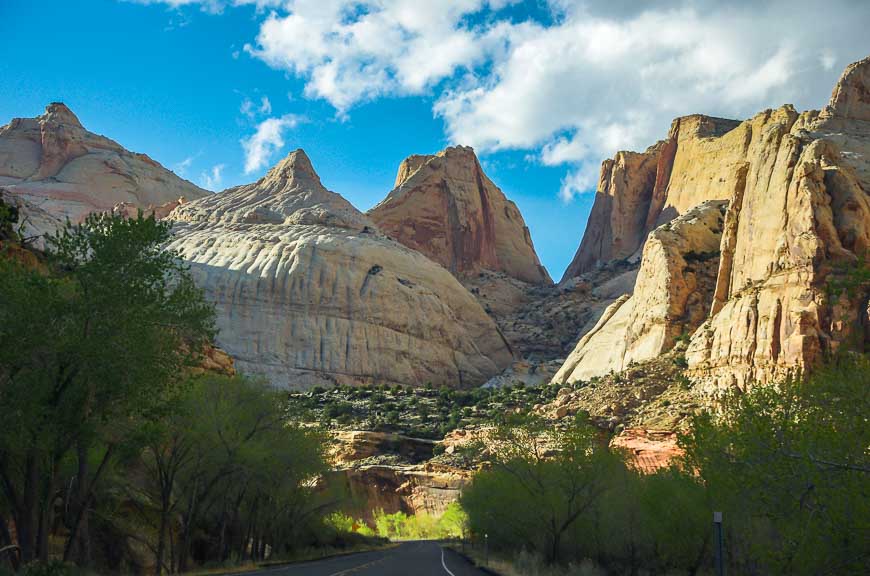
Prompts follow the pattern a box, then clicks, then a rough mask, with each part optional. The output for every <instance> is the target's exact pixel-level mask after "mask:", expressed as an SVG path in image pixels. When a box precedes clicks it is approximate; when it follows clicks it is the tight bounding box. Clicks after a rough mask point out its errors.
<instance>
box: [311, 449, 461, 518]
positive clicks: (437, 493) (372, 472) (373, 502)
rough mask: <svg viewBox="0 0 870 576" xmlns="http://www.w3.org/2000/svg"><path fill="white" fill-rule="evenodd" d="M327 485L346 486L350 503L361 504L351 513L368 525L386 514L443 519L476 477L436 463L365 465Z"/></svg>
mask: <svg viewBox="0 0 870 576" xmlns="http://www.w3.org/2000/svg"><path fill="white" fill-rule="evenodd" d="M329 476H330V478H329V479H328V481H329V482H330V483H332V484H333V485H335V484H338V485H339V486H341V485H342V484H343V486H344V493H345V494H347V495H348V497H349V498H348V499H349V500H350V501H351V502H357V503H360V504H362V506H361V507H360V508H359V509H358V510H351V512H356V513H358V514H360V516H362V519H363V520H365V521H366V522H368V523H370V524H371V523H372V522H373V520H374V513H375V512H376V511H380V510H382V511H384V512H386V513H387V514H392V513H395V512H403V513H405V514H408V515H414V514H428V515H430V516H440V515H441V514H443V513H444V511H445V510H446V509H447V507H448V506H449V505H450V504H451V503H453V502H456V501H458V500H459V495H460V493H461V492H462V488H463V487H464V486H466V485H467V484H468V483H469V482H470V481H471V478H472V476H473V472H472V471H470V470H463V469H460V468H454V467H452V466H444V465H441V464H438V463H434V462H427V463H425V464H414V465H383V464H363V465H360V466H353V467H349V468H345V469H343V470H337V471H334V472H332V473H331V474H330V475H329Z"/></svg>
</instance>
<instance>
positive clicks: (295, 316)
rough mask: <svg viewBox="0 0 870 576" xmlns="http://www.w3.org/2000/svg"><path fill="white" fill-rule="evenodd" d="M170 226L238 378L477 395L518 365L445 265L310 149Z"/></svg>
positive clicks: (177, 216) (185, 207)
mask: <svg viewBox="0 0 870 576" xmlns="http://www.w3.org/2000/svg"><path fill="white" fill-rule="evenodd" d="M169 217H170V219H173V220H174V221H175V222H176V225H175V228H174V234H175V239H174V240H173V241H172V243H171V244H170V247H171V248H173V249H176V250H178V251H179V253H180V254H181V256H182V257H183V258H184V259H185V260H186V261H187V262H189V263H190V264H191V270H192V273H193V275H194V278H195V279H196V281H197V282H198V283H199V285H200V286H202V287H203V288H204V289H205V292H206V296H207V297H208V298H209V299H210V300H211V301H213V302H214V303H215V306H216V308H217V314H218V319H217V323H218V328H219V329H220V333H219V335H218V337H217V343H218V344H219V345H220V346H221V347H222V348H223V349H224V350H226V351H227V352H228V353H230V354H231V355H232V356H233V357H234V359H235V362H236V367H237V368H238V369H239V370H240V371H242V372H248V373H255V374H263V375H265V376H266V377H268V378H269V379H270V380H271V382H272V383H273V384H274V385H276V386H290V387H307V386H311V385H317V384H326V385H332V384H359V383H376V384H381V383H386V384H403V385H420V386H422V385H425V384H427V383H429V382H431V383H432V384H434V385H436V386H440V385H447V386H473V385H478V384H482V383H483V382H485V381H486V380H487V379H489V378H490V377H492V376H493V375H495V374H498V373H500V372H501V371H502V369H504V368H505V367H507V366H508V365H510V363H511V361H512V359H513V358H512V353H511V350H510V348H509V346H508V345H507V343H506V342H505V341H504V339H503V338H502V336H501V334H500V333H499V331H498V329H497V327H496V326H495V324H494V323H493V321H492V320H491V319H490V318H489V317H488V316H487V315H486V313H485V312H484V311H483V309H482V308H481V307H480V305H479V304H478V303H477V302H476V301H475V299H474V297H473V296H472V295H471V294H470V293H468V291H467V290H465V289H464V288H463V287H462V285H460V284H459V282H458V281H457V280H456V279H455V278H454V277H453V276H452V275H451V274H450V273H449V272H448V271H447V270H445V269H444V268H442V267H440V266H438V265H437V264H435V263H433V262H432V261H431V260H429V259H427V258H426V257H425V256H423V255H422V254H420V253H418V252H415V251H413V250H410V249H408V248H406V247H404V246H402V245H400V244H398V243H396V242H394V241H392V240H390V239H388V238H386V237H384V236H383V235H382V234H380V233H378V231H377V229H376V228H375V226H374V225H373V224H372V222H371V221H370V220H369V219H368V218H367V217H366V216H365V215H364V214H362V213H360V212H359V211H357V210H356V209H355V208H354V207H353V206H351V205H350V203H348V202H347V201H346V200H345V199H344V198H342V197H341V196H339V195H338V194H335V193H333V192H329V191H328V190H326V188H324V187H323V185H322V184H321V183H320V179H319V178H318V176H317V174H316V173H315V172H314V169H313V168H312V166H311V163H310V161H309V159H308V157H307V156H306V155H305V153H304V152H303V151H301V150H297V151H295V152H293V153H291V154H290V155H289V156H288V157H287V158H285V159H284V160H283V161H282V162H280V163H279V164H278V165H277V166H275V167H274V168H272V169H271V170H270V171H269V173H268V174H267V175H266V176H265V177H264V178H262V179H261V180H259V181H257V182H255V183H253V184H249V185H245V186H239V187H236V188H230V189H228V190H226V191H224V192H220V193H218V194H214V195H210V196H208V197H205V198H201V199H199V200H194V201H191V202H188V203H185V204H182V205H181V206H179V207H177V208H176V209H175V210H174V211H173V212H172V213H171V214H170V216H169Z"/></svg>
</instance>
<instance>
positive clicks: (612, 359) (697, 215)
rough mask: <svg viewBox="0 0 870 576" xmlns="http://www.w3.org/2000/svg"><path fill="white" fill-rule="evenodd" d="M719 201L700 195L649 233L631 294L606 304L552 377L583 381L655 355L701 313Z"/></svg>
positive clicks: (706, 300) (713, 262)
mask: <svg viewBox="0 0 870 576" xmlns="http://www.w3.org/2000/svg"><path fill="white" fill-rule="evenodd" d="M726 206H727V202H725V201H721V200H711V201H708V202H704V203H703V204H701V205H700V206H697V207H695V208H693V209H691V210H689V211H688V212H686V214H684V215H683V216H680V217H678V218H676V219H675V220H672V221H671V222H669V223H667V224H663V225H662V226H660V227H658V228H656V229H655V230H654V231H653V232H652V233H651V234H650V235H649V238H648V239H647V241H646V244H645V245H644V249H643V258H642V263H641V266H640V270H639V272H638V275H637V281H636V283H635V286H634V293H633V294H632V295H631V296H628V295H625V296H622V297H620V298H618V299H617V300H616V301H615V302H614V303H613V304H611V305H610V306H609V307H608V308H607V310H606V311H605V312H604V314H603V315H602V316H601V318H600V319H599V321H598V323H597V324H596V325H595V327H593V328H592V330H590V331H589V332H587V333H586V334H585V335H584V336H583V338H581V339H580V342H578V344H577V346H576V348H575V349H574V351H573V352H572V353H571V354H570V356H569V357H568V359H567V360H566V361H565V363H564V364H563V365H562V367H561V368H560V369H559V371H558V372H557V373H556V375H555V376H554V378H553V382H557V383H559V384H567V383H573V382H576V381H578V380H586V379H588V378H590V377H593V376H600V375H602V374H606V373H608V372H611V371H615V372H619V371H621V370H623V369H624V368H626V367H627V366H628V365H630V364H632V363H634V362H640V361H643V360H647V359H650V358H655V357H657V356H659V355H660V354H661V353H663V352H666V351H668V350H670V349H671V348H672V347H673V346H674V343H675V342H676V340H677V338H678V337H679V336H680V335H682V334H684V333H690V332H692V331H694V330H695V328H697V327H698V326H699V325H700V324H701V323H702V322H703V321H704V320H705V319H706V318H707V313H708V312H709V310H710V304H711V301H712V296H713V285H714V283H715V278H716V270H717V267H718V263H719V243H720V238H721V235H722V227H723V224H724V216H725V208H726Z"/></svg>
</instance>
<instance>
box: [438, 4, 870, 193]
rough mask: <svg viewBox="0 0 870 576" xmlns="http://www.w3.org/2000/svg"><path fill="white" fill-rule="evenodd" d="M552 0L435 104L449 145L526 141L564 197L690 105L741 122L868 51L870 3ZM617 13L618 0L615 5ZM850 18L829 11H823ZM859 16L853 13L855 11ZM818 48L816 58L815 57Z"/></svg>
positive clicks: (801, 96) (808, 98)
mask: <svg viewBox="0 0 870 576" xmlns="http://www.w3.org/2000/svg"><path fill="white" fill-rule="evenodd" d="M591 4H592V6H591V7H590V4H588V3H585V2H584V3H581V2H567V1H560V2H559V8H560V11H561V18H560V19H559V20H558V24H556V25H553V26H550V27H543V26H540V27H538V28H537V31H536V33H535V34H526V35H525V36H524V37H523V38H520V39H517V37H516V36H511V39H510V42H509V48H508V50H507V52H506V53H505V54H504V56H503V57H502V58H501V59H497V60H494V61H493V62H492V68H491V70H492V71H491V73H490V74H488V75H486V76H484V77H480V78H475V79H474V81H472V82H470V83H466V84H465V85H463V86H461V87H458V88H457V87H454V88H451V89H447V90H445V91H444V92H442V93H441V95H440V97H439V98H438V100H437V102H436V104H435V112H436V114H437V115H439V116H440V117H442V118H443V119H444V121H445V123H446V130H447V133H448V139H449V140H450V141H451V142H456V143H463V144H468V145H472V146H475V147H476V148H477V149H478V150H480V151H496V150H503V149H531V150H539V151H540V161H541V162H542V163H544V164H547V165H558V164H564V163H567V164H569V165H570V166H571V168H570V171H569V173H568V174H567V176H566V177H565V179H564V180H563V183H562V188H561V191H560V195H561V196H562V197H563V198H570V197H571V196H573V195H574V194H576V193H578V192H581V191H584V190H588V189H591V188H592V187H593V186H594V184H595V182H596V181H597V171H598V165H599V163H600V161H601V160H602V159H603V158H605V157H608V156H611V155H612V154H614V153H615V152H616V151H618V150H621V149H633V150H643V149H645V148H646V147H647V146H649V145H651V144H653V143H654V142H655V141H656V140H658V139H660V138H663V137H665V136H666V134H667V130H668V126H669V125H670V122H671V120H672V119H673V118H674V117H676V116H680V115H685V114H690V113H696V112H698V113H707V114H711V115H722V116H730V117H735V118H745V117H748V116H750V115H752V114H754V113H755V112H758V111H760V110H762V109H764V108H765V107H772V106H779V105H781V104H785V103H789V102H791V103H795V104H797V105H798V106H799V107H801V108H805V107H818V106H821V105H823V104H824V103H825V100H824V99H825V98H826V96H827V94H829V93H830V89H831V87H832V84H833V81H834V79H835V78H836V73H835V72H836V71H832V72H831V73H826V72H827V71H830V70H831V69H832V67H833V63H832V54H833V51H834V50H835V49H836V50H837V51H838V52H839V51H840V50H841V48H839V47H831V46H828V45H829V44H832V43H836V44H840V45H841V46H842V47H843V48H842V50H844V51H848V52H850V53H851V54H852V55H853V58H859V57H861V56H863V55H866V54H867V53H868V52H870V43H868V42H867V41H866V40H861V39H862V38H866V34H865V33H863V32H862V31H861V30H862V27H863V25H864V24H863V23H864V22H867V21H868V18H870V5H867V4H864V5H859V4H855V3H852V4H850V5H849V6H847V5H846V4H849V3H847V2H845V1H843V2H838V4H841V5H840V6H837V7H832V6H830V5H828V6H822V5H817V4H810V3H802V2H785V1H784V0H780V1H778V2H770V3H765V4H760V3H759V4H752V3H745V4H742V5H741V4H734V5H729V6H727V7H723V6H722V5H720V4H716V3H712V2H704V1H703V0H701V1H697V2H693V3H688V2H687V3H683V2H671V6H669V7H668V6H666V7H664V8H661V7H658V8H652V9H646V10H635V11H633V12H632V11H625V13H621V14H613V13H607V14H602V13H601V12H600V11H596V10H595V6H594V3H591ZM614 9H615V8H614ZM832 9H833V10H835V12H836V13H840V14H847V13H848V14H850V17H849V18H840V19H830V18H827V17H825V14H826V13H829V12H828V11H829V10H832ZM859 12H860V14H859ZM819 54H822V55H823V56H822V58H821V59H820V57H819Z"/></svg>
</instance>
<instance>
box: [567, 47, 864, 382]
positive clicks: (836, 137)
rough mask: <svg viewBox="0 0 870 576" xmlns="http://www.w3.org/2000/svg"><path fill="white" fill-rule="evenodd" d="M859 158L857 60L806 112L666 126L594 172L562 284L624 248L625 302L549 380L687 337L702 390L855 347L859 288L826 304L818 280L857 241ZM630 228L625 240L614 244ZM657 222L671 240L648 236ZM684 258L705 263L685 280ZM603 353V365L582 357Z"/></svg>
mask: <svg viewBox="0 0 870 576" xmlns="http://www.w3.org/2000/svg"><path fill="white" fill-rule="evenodd" d="M868 154H870V58H868V59H865V60H862V61H860V62H857V63H855V64H853V65H851V66H849V68H847V70H846V72H845V73H844V74H843V76H842V78H841V79H840V82H839V83H838V85H837V86H836V88H835V89H834V92H833V95H832V98H831V101H830V103H829V105H828V106H827V107H826V108H825V109H824V110H823V111H821V112H818V111H808V112H803V113H798V112H797V111H795V110H794V108H793V107H791V106H788V105H786V106H783V107H781V108H778V109H776V110H766V111H764V112H761V113H760V114H758V115H756V116H755V117H753V118H751V119H749V120H747V121H745V122H742V123H736V122H733V121H726V120H720V119H712V118H705V117H701V116H689V117H686V118H680V119H678V120H677V121H675V123H674V126H673V127H672V129H671V134H670V136H669V138H668V139H667V140H665V141H663V142H660V143H659V144H657V145H656V146H654V147H652V148H650V149H649V150H647V152H646V153H644V156H645V158H643V159H640V158H636V157H635V156H631V155H625V154H620V155H617V158H616V159H615V160H613V161H607V162H605V164H604V166H603V168H602V185H601V186H600V187H599V196H598V198H597V199H596V204H595V206H596V207H597V208H594V209H593V214H592V216H591V217H590V225H589V227H588V231H587V234H586V236H584V239H583V244H581V247H580V250H579V251H578V254H577V257H576V258H575V261H574V263H573V264H572V269H569V274H568V276H570V275H571V274H576V273H578V272H580V271H583V270H588V269H590V268H595V267H597V266H600V265H601V264H602V263H604V262H607V261H608V260H609V259H614V258H630V257H636V253H635V252H632V250H635V251H636V250H637V248H638V246H636V244H637V243H638V242H640V244H641V245H643V251H642V258H641V267H640V272H639V274H638V279H637V283H636V284H635V289H634V294H633V295H632V296H631V297H630V298H629V297H623V298H622V299H621V300H618V301H617V302H616V303H615V304H614V305H612V306H611V307H610V308H609V309H608V310H607V312H605V314H604V315H603V316H602V318H601V320H600V321H599V323H598V325H597V326H596V327H595V328H594V329H593V330H592V331H591V332H590V333H588V334H587V335H586V336H585V337H584V338H583V339H582V340H581V341H580V343H579V344H578V346H577V348H576V349H575V351H574V352H573V353H572V355H571V357H570V358H569V360H568V362H567V363H566V365H565V366H563V368H562V370H560V373H559V374H557V375H556V377H555V380H556V381H558V382H563V381H565V382H570V381H573V380H576V379H579V378H584V377H589V376H594V375H600V374H603V373H605V372H607V371H609V370H620V369H622V368H624V367H626V366H627V365H628V364H629V363H630V362H631V361H637V360H642V359H644V358H649V357H652V355H654V354H655V353H659V352H663V351H666V350H668V349H669V348H670V347H672V346H673V344H674V340H675V335H676V334H677V333H678V331H679V330H686V331H688V332H690V333H691V342H690V344H689V346H688V350H687V351H686V360H687V362H688V367H689V370H688V374H689V375H690V376H691V377H692V378H693V379H694V380H696V381H697V382H700V383H702V386H701V388H700V389H701V390H702V391H703V392H705V393H708V394H711V395H715V394H717V393H719V392H721V391H723V390H725V389H728V388H731V387H733V386H738V387H743V386H745V385H748V384H749V383H751V382H762V383H763V382H767V381H770V380H773V379H777V378H781V377H783V376H785V375H786V374H788V373H791V372H793V371H795V370H796V369H803V368H810V367H812V366H813V365H815V364H816V363H817V362H818V361H819V360H821V358H822V357H823V355H824V353H825V352H827V351H832V350H835V349H836V348H838V347H839V346H840V345H842V344H843V343H844V342H846V341H852V342H853V343H854V342H855V341H857V343H858V345H859V346H862V345H863V342H864V341H865V340H866V333H867V327H868V320H867V303H868V294H867V293H866V291H864V290H858V291H857V293H856V294H852V295H842V296H840V297H839V298H837V299H836V300H835V299H832V298H831V297H830V291H829V289H828V284H829V281H830V280H831V279H832V278H835V277H838V276H839V275H842V274H847V273H848V272H844V270H848V269H849V268H850V267H851V268H853V269H854V267H855V266H856V265H857V264H858V263H859V262H861V261H863V260H864V259H865V257H866V256H867V252H868V247H870V201H868V196H867V194H868V191H870V155H868ZM629 159H630V161H629ZM654 160H655V161H654ZM619 171H622V172H619ZM632 172H634V173H632ZM647 198H648V199H649V201H648V202H647ZM726 206H727V208H725V207H726ZM625 207H628V209H625ZM714 207H715V208H714ZM698 210H708V211H709V210H713V212H709V214H713V213H714V212H717V211H720V212H721V211H723V210H724V217H721V216H722V214H719V215H718V216H717V222H716V225H715V230H714V228H713V227H709V226H706V227H705V226H702V227H700V228H697V227H694V226H689V222H690V221H691V220H693V219H694V220H695V221H696V222H700V221H702V220H703V218H700V219H699V217H700V215H699V214H698ZM641 222H643V226H640V223H641ZM664 222H670V224H668V225H667V226H666V227H665V228H663V227H662V224H663V223H664ZM653 225H658V228H655V229H654V231H653V232H651V233H650V234H648V235H646V234H645V233H643V231H644V230H650V229H653V228H651V226H653ZM632 226H640V228H638V229H639V230H640V231H641V233H640V234H626V233H625V230H629V229H631V230H633V228H632ZM667 227H672V228H674V231H675V232H677V229H680V230H682V232H677V236H676V237H671V238H670V239H666V238H663V237H662V233H661V231H662V230H665V229H667ZM705 228H706V229H707V232H703V230H704V229H705ZM689 230H694V232H692V233H689V234H687V232H688V231H689ZM695 232H699V233H700V234H696V233H695ZM714 232H715V234H714ZM677 237H682V238H683V240H678V239H677ZM688 238H694V240H692V241H687V240H688ZM663 240H664V242H663ZM684 240H686V241H684ZM667 246H670V249H668V248H666V247H667ZM667 254H669V256H668V255H667ZM690 255H691V256H692V258H691V259H692V260H695V261H696V262H699V263H700V262H703V263H706V269H705V270H703V271H701V273H700V274H699V273H698V270H693V271H691V274H687V273H686V271H685V270H686V269H685V268H684V267H683V265H682V264H681V263H680V262H681V261H684V262H688V261H689V260H690V258H688V256H690ZM674 263H676V264H677V265H676V266H673V265H671V264H674ZM681 268H682V269H683V272H680V271H679V270H680V269H681ZM687 294H688V295H689V297H690V298H688V299H687V298H686V297H685V296H686V295H687ZM681 303H682V304H681ZM705 308H706V311H704V313H703V314H701V313H699V311H701V310H704V309H705ZM699 321H700V326H697V325H698V323H699ZM696 327H697V329H695V328H696ZM605 350H616V352H617V353H616V354H614V355H613V356H614V359H612V360H611V359H608V360H606V361H602V360H596V358H595V356H596V355H603V354H604V351H605Z"/></svg>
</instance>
